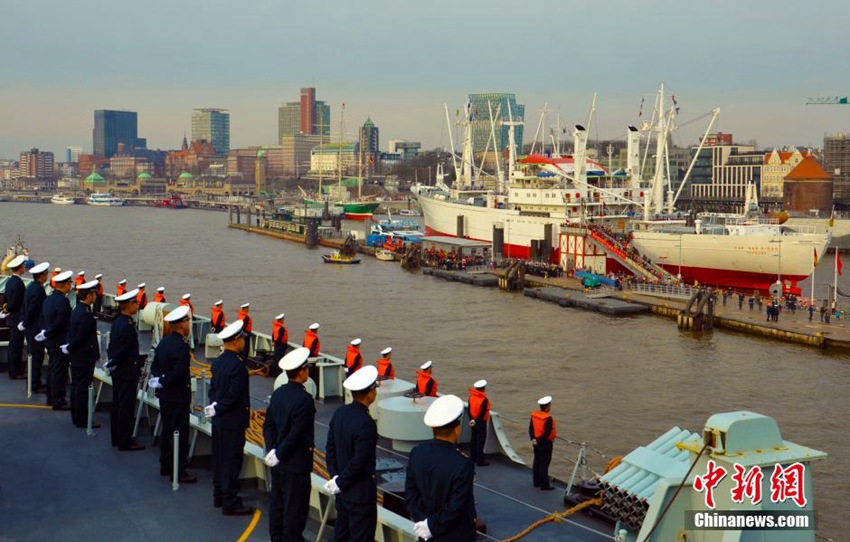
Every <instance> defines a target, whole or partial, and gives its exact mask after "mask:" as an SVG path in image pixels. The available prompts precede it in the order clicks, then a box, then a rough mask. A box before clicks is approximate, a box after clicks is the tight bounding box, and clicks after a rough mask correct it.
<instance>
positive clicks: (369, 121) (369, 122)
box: [363, 117, 375, 126]
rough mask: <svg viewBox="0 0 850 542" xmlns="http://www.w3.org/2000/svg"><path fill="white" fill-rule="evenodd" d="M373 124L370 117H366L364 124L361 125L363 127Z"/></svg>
mask: <svg viewBox="0 0 850 542" xmlns="http://www.w3.org/2000/svg"><path fill="white" fill-rule="evenodd" d="M374 125H375V123H374V122H372V117H366V122H364V123H363V126H374Z"/></svg>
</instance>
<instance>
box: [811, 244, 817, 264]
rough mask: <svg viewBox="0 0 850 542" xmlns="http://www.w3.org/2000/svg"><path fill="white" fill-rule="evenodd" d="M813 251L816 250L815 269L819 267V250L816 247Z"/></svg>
mask: <svg viewBox="0 0 850 542" xmlns="http://www.w3.org/2000/svg"><path fill="white" fill-rule="evenodd" d="M812 250H814V251H815V263H814V267H817V266H818V249H816V248H814V247H813V248H812Z"/></svg>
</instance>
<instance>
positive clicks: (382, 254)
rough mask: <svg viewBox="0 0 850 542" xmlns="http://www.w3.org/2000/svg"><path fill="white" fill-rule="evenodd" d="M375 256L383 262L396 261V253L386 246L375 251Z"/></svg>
mask: <svg viewBox="0 0 850 542" xmlns="http://www.w3.org/2000/svg"><path fill="white" fill-rule="evenodd" d="M375 257H376V258H377V259H379V260H381V261H382V262H393V261H395V254H393V252H392V251H391V250H387V249H385V248H379V249H378V250H376V251H375Z"/></svg>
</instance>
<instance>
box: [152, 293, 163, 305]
mask: <svg viewBox="0 0 850 542" xmlns="http://www.w3.org/2000/svg"><path fill="white" fill-rule="evenodd" d="M153 302H154V303H165V294H163V293H161V292H157V293H155V294H154V295H153Z"/></svg>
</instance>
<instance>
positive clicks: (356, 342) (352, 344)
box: [348, 337, 363, 346]
mask: <svg viewBox="0 0 850 542" xmlns="http://www.w3.org/2000/svg"><path fill="white" fill-rule="evenodd" d="M362 342H363V341H362V340H361V339H360V337H358V338H356V339H354V340H353V341H351V342H350V343H348V344H350V345H351V346H360V343H362Z"/></svg>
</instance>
